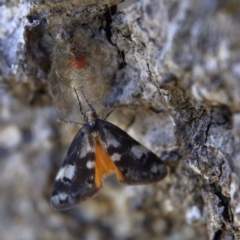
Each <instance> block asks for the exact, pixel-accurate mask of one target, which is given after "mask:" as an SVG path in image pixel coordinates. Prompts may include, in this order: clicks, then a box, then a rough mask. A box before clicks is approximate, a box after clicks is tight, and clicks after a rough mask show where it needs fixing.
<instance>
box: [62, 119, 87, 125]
mask: <svg viewBox="0 0 240 240" xmlns="http://www.w3.org/2000/svg"><path fill="white" fill-rule="evenodd" d="M57 121H58V122H64V123H71V124H78V125H84V124H83V123H79V122H74V121H67V120H64V119H58V120H57Z"/></svg>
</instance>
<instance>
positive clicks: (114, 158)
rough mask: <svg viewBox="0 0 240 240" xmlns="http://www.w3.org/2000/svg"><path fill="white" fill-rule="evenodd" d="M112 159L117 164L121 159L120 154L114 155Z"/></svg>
mask: <svg viewBox="0 0 240 240" xmlns="http://www.w3.org/2000/svg"><path fill="white" fill-rule="evenodd" d="M111 159H112V160H113V161H114V162H115V161H119V160H120V159H121V155H120V154H119V153H114V154H113V155H112V156H111Z"/></svg>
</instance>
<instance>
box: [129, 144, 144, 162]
mask: <svg viewBox="0 0 240 240" xmlns="http://www.w3.org/2000/svg"><path fill="white" fill-rule="evenodd" d="M131 153H132V154H133V155H134V156H135V157H136V158H137V159H140V158H141V157H142V155H143V154H144V153H145V154H147V153H148V150H147V149H146V148H145V147H143V146H142V145H133V146H132V148H131Z"/></svg>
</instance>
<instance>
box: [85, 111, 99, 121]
mask: <svg viewBox="0 0 240 240" xmlns="http://www.w3.org/2000/svg"><path fill="white" fill-rule="evenodd" d="M95 119H97V114H96V112H95V111H94V110H93V109H89V110H87V111H86V112H85V113H84V122H93V121H94V120H95Z"/></svg>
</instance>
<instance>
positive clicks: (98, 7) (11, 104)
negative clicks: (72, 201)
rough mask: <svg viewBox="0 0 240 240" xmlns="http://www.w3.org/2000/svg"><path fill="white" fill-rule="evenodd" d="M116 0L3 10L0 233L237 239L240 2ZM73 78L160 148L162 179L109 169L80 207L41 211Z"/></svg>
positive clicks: (62, 137) (60, 151)
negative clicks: (140, 181) (129, 180)
mask: <svg viewBox="0 0 240 240" xmlns="http://www.w3.org/2000/svg"><path fill="white" fill-rule="evenodd" d="M118 3H119V1H117V0H105V1H98V0H92V1H84V0H80V1H79V0H78V1H74V0H71V1H68V2H65V3H62V1H51V0H49V1H44V2H43V1H34V3H32V4H31V5H30V4H29V3H27V2H25V1H12V2H11V3H9V2H7V1H6V2H3V3H2V6H1V7H0V8H1V14H2V16H1V18H0V19H1V20H0V43H1V44H0V54H1V66H0V71H1V82H0V83H1V89H0V91H1V92H0V96H1V97H0V122H1V124H0V191H1V194H0V212H1V219H0V236H1V239H3V240H10V239H24V240H28V239H29V240H30V239H31V240H32V239H51V240H54V239H89V240H93V239H167V240H170V239H171V240H174V239H186V240H187V239H189V240H190V239H202V240H204V239H214V240H217V239H240V205H239V203H240V197H239V186H240V178H239V172H240V147H239V146H240V130H239V129H240V115H239V110H240V104H239V103H240V95H239V94H240V81H239V78H240V46H239V45H240V41H239V39H240V28H239V24H240V3H239V2H238V1H236V0H228V1H227V0H223V1H217V0H212V1H208V0H204V1H200V0H196V1H191V0H182V1H177V0H171V1H163V0H153V1H149V0H141V1H133V2H131V4H130V2H125V3H124V4H125V5H123V4H122V3H121V4H119V5H118V9H117V8H116V4H118ZM74 86H75V87H76V88H77V89H78V90H79V91H80V90H82V91H84V93H85V95H86V96H87V98H88V100H89V101H90V102H91V103H92V104H93V106H94V107H95V108H96V109H97V111H98V112H99V114H100V116H101V117H104V116H105V115H106V113H107V112H109V108H108V107H115V108H116V111H115V112H114V113H113V114H112V115H111V116H110V118H109V121H111V122H113V123H114V124H116V125H118V126H119V127H121V128H123V129H124V130H126V131H127V132H128V133H129V134H130V135H131V136H133V137H134V138H135V139H137V140H138V141H140V142H141V143H142V144H143V145H145V146H146V147H148V148H149V149H151V150H152V151H153V152H155V153H156V154H157V155H158V156H161V158H162V159H163V161H164V162H165V164H166V166H167V167H168V170H169V173H168V176H167V177H166V178H165V179H164V180H163V181H162V182H159V183H157V184H153V185H147V186H122V185H119V184H118V183H117V180H116V179H115V178H114V176H113V177H109V178H108V179H106V180H105V181H104V188H103V190H102V193H101V194H99V195H98V196H97V197H95V198H93V199H89V200H87V201H86V202H84V203H82V204H80V205H79V207H77V208H75V209H72V210H69V211H66V212H55V211H53V210H52V209H51V208H50V205H49V197H50V193H51V187H52V184H53V181H54V178H55V175H56V173H57V171H58V169H59V167H60V166H61V163H62V161H63V159H64V156H65V154H66V151H67V149H68V147H69V144H70V143H71V141H72V139H73V137H74V135H75V133H76V131H77V130H78V127H76V128H75V127H73V126H72V125H68V124H64V123H61V124H60V123H57V119H58V118H65V119H67V120H73V121H80V122H81V121H82V119H81V115H80V113H79V107H78V102H77V100H76V96H75V94H74V91H73V89H72V88H73V87H74ZM84 107H86V106H84ZM56 109H58V110H60V111H58V110H56Z"/></svg>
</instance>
